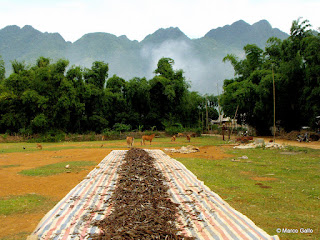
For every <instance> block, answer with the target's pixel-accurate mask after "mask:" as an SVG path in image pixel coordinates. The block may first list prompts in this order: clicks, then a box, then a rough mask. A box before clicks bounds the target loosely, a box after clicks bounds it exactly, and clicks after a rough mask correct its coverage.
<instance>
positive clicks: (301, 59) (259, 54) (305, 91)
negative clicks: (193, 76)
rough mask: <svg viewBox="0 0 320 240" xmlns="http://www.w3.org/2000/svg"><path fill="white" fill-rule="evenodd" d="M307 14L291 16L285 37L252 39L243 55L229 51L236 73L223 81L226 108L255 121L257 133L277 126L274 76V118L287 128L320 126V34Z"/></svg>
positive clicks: (240, 117)
mask: <svg viewBox="0 0 320 240" xmlns="http://www.w3.org/2000/svg"><path fill="white" fill-rule="evenodd" d="M309 28H310V24H309V22H308V21H307V20H304V21H302V22H300V19H298V20H296V21H293V23H292V27H291V35H290V37H289V38H287V39H285V40H283V41H282V40H280V39H278V38H275V37H273V38H270V39H269V40H268V42H267V44H266V47H265V50H262V49H260V48H259V47H258V46H256V45H254V44H248V45H246V46H245V47H244V52H245V59H243V60H238V59H237V57H236V56H235V55H232V54H229V55H227V56H226V57H225V58H224V59H223V60H224V61H230V62H231V64H232V65H233V68H234V71H235V78H234V79H230V80H225V81H224V86H223V88H224V93H223V94H222V95H221V105H222V108H223V111H224V113H225V114H226V115H228V116H234V115H235V112H236V110H238V114H237V116H238V120H239V122H245V123H248V124H249V125H251V126H253V127H255V128H256V129H257V131H258V135H265V134H270V133H271V132H270V130H269V128H270V127H271V126H273V79H274V82H275V92H276V93H275V97H276V121H277V123H278V125H279V126H280V127H282V128H284V130H285V131H287V132H288V131H292V130H300V128H301V127H302V126H310V127H313V128H316V127H317V126H316V121H315V117H316V116H318V115H319V114H320V105H319V102H320V94H319V93H320V67H319V66H320V34H319V33H316V34H315V33H314V32H312V31H311V30H310V29H309Z"/></svg>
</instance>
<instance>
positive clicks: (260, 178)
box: [251, 177, 278, 182]
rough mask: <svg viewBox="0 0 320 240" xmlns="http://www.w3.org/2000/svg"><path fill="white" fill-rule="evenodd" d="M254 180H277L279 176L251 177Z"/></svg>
mask: <svg viewBox="0 0 320 240" xmlns="http://www.w3.org/2000/svg"><path fill="white" fill-rule="evenodd" d="M251 179H252V180H255V181H261V182H263V181H276V180H278V178H273V177H251Z"/></svg>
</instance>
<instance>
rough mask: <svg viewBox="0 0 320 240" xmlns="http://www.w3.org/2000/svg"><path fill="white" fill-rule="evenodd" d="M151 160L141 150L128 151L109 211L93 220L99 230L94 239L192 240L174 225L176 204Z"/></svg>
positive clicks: (152, 159)
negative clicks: (104, 216)
mask: <svg viewBox="0 0 320 240" xmlns="http://www.w3.org/2000/svg"><path fill="white" fill-rule="evenodd" d="M154 162H155V160H154V158H152V157H150V156H149V154H148V153H147V152H146V151H144V150H143V149H137V148H133V149H131V150H130V151H128V153H127V155H126V156H125V159H124V163H123V164H122V165H121V167H120V169H119V170H118V173H119V178H118V180H117V183H116V189H115V191H114V193H113V195H112V197H111V199H110V203H111V204H112V205H113V207H112V209H113V210H112V212H111V213H110V215H109V216H107V217H106V218H105V219H103V220H101V221H97V222H95V223H94V225H96V226H98V227H99V228H100V229H101V230H102V234H100V235H98V236H94V239H95V240H107V239H142V240H144V239H167V240H173V239H177V240H179V239H181V240H182V239H186V240H187V239H189V240H191V239H194V238H193V237H186V236H183V235H182V234H181V230H179V229H178V228H177V225H176V217H177V215H178V206H179V204H177V203H174V202H172V201H171V199H170V196H169V193H168V186H167V185H165V184H164V181H165V177H164V176H163V174H162V173H161V172H160V171H159V170H158V169H156V168H155V166H154Z"/></svg>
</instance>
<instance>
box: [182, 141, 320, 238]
mask: <svg viewBox="0 0 320 240" xmlns="http://www.w3.org/2000/svg"><path fill="white" fill-rule="evenodd" d="M289 150H290V151H284V150H275V149H273V150H272V149H262V148H260V149H246V150H239V149H238V150H235V149H232V150H229V151H228V153H230V154H233V155H234V157H232V158H226V159H223V160H216V161H215V160H214V161H213V160H205V159H193V158H179V159H177V160H179V161H180V162H182V163H183V164H184V165H185V166H186V167H187V168H188V169H189V170H191V171H192V172H193V173H194V174H195V175H196V176H197V177H198V178H199V179H200V180H202V181H204V183H205V184H206V185H207V186H208V187H209V188H210V189H211V190H212V191H214V192H216V193H218V194H219V195H220V196H221V197H222V198H223V199H225V200H226V201H227V202H228V203H229V204H230V205H231V206H232V207H234V208H235V209H237V210H238V211H240V212H241V213H243V214H245V215H247V216H248V217H249V218H250V219H251V220H253V221H254V222H255V223H256V224H257V225H258V226H259V227H261V228H262V229H264V230H265V231H267V232H268V233H269V234H270V235H278V236H279V237H280V239H320V233H319V230H320V229H319V223H320V150H311V149H299V148H292V147H289ZM243 156H247V157H248V158H247V159H243ZM278 228H280V229H281V231H282V229H283V228H287V229H298V230H299V231H300V229H301V228H303V229H308V228H310V229H312V230H313V233H311V234H310V233H309V234H307V233H306V234H302V233H277V231H276V230H277V229H278Z"/></svg>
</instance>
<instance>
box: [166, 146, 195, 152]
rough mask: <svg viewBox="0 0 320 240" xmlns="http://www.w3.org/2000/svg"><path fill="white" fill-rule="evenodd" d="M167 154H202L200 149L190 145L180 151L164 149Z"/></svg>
mask: <svg viewBox="0 0 320 240" xmlns="http://www.w3.org/2000/svg"><path fill="white" fill-rule="evenodd" d="M164 150H165V151H167V152H174V153H194V152H200V149H199V148H198V147H195V146H192V145H188V146H186V147H185V146H182V147H181V148H180V149H176V148H165V149H164Z"/></svg>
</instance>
